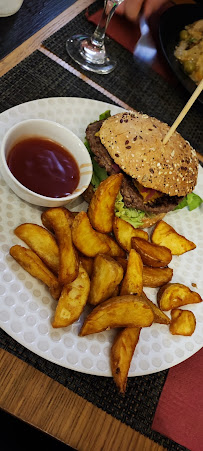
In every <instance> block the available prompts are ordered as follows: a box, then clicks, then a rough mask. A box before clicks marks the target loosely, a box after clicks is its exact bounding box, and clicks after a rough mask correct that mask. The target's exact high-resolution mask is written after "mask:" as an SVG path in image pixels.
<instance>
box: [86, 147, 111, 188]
mask: <svg viewBox="0 0 203 451" xmlns="http://www.w3.org/2000/svg"><path fill="white" fill-rule="evenodd" d="M84 144H85V146H86V148H87V150H88V152H89V154H90V158H91V160H92V166H93V173H92V178H91V184H92V186H93V188H94V190H95V191H96V189H97V188H98V186H99V185H100V183H101V182H102V181H103V180H105V179H106V178H107V177H108V174H107V172H106V169H104V168H100V166H99V165H98V163H97V162H96V161H95V159H94V154H93V152H92V151H91V149H90V145H89V142H88V140H87V139H86V138H85V141H84Z"/></svg>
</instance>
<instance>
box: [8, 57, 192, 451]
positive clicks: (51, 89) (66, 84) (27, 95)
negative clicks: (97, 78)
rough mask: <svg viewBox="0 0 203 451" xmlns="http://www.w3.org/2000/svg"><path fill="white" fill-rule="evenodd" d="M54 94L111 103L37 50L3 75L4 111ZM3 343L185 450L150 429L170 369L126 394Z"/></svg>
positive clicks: (160, 439)
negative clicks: (123, 394) (120, 393)
mask: <svg viewBox="0 0 203 451" xmlns="http://www.w3.org/2000/svg"><path fill="white" fill-rule="evenodd" d="M52 96H56V97H58V96H74V97H75V96H78V97H86V98H93V99H97V100H101V101H108V102H109V99H107V98H106V97H105V96H104V95H102V94H100V93H99V92H98V91H96V90H95V89H93V88H92V87H90V86H89V85H87V84H86V83H84V82H83V81H82V80H80V79H78V78H77V77H75V76H74V75H72V74H70V73H69V72H68V71H66V70H65V69H63V68H62V67H61V66H59V65H58V64H56V63H55V62H53V61H52V60H50V59H49V58H47V57H46V56H44V55H43V54H42V53H40V52H38V51H36V52H35V53H34V54H33V55H31V56H30V57H28V58H27V59H25V60H24V61H23V62H22V63H20V64H19V65H18V66H16V67H15V68H14V69H12V70H11V71H10V72H9V73H8V74H6V75H4V76H3V77H2V79H1V84H0V112H2V111H4V110H6V109H8V108H11V107H13V106H15V105H17V104H20V103H23V102H26V101H30V100H34V99H37V98H45V97H52ZM111 103H112V102H111ZM0 346H1V347H2V348H3V349H5V350H7V351H8V352H10V353H12V354H14V355H15V356H17V357H19V358H20V359H22V360H24V361H25V362H27V363H28V364H30V365H32V366H33V367H35V368H36V369H38V370H40V371H42V372H44V373H45V374H47V375H48V376H49V377H51V378H53V379H54V380H56V381H57V382H59V383H60V384H62V385H64V386H65V387H68V388H69V389H70V390H72V391H74V392H75V393H77V394H78V395H80V396H82V397H83V398H85V399H86V400H88V401H90V402H92V403H93V404H94V405H96V406H97V407H99V408H101V409H103V410H104V411H106V412H107V413H109V414H111V415H112V416H113V417H115V418H117V419H118V420H120V421H122V422H123V423H125V424H127V425H129V426H130V427H131V428H133V429H135V430H137V431H139V432H141V433H142V434H144V435H145V436H147V437H149V438H150V439H152V440H154V441H156V442H157V443H159V444H161V445H162V446H164V447H165V448H167V449H168V450H175V451H183V450H185V448H184V447H182V446H180V445H178V444H176V443H175V442H173V441H171V440H169V439H167V438H166V437H164V436H162V435H160V434H158V433H156V432H155V431H152V430H151V424H152V420H153V416H154V413H155V410H156V406H157V403H158V399H159V396H160V394H161V391H162V388H163V385H164V382H165V379H166V376H167V373H168V371H167V370H166V371H163V372H159V373H155V374H152V375H149V376H143V377H133V378H129V381H128V386H127V391H126V395H125V396H122V395H119V394H118V391H117V388H116V387H115V384H114V382H113V380H112V378H109V377H108V378H106V377H99V376H92V375H87V374H83V373H78V372H75V371H72V370H69V369H66V368H63V367H60V366H59V365H56V364H54V363H52V362H49V361H46V360H45V359H43V358H41V357H39V356H37V355H36V354H34V353H32V352H31V351H29V350H28V349H26V348H25V347H23V346H22V345H20V344H19V343H17V342H16V341H15V340H14V339H12V338H11V337H10V336H9V335H8V334H7V333H5V332H4V331H3V330H0Z"/></svg>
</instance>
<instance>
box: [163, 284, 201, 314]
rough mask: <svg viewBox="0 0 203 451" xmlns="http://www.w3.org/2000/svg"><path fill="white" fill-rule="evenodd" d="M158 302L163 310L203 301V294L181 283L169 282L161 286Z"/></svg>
mask: <svg viewBox="0 0 203 451" xmlns="http://www.w3.org/2000/svg"><path fill="white" fill-rule="evenodd" d="M157 302H158V306H159V307H160V309H161V310H165V311H167V310H172V309H174V308H177V307H181V306H182V305H187V304H197V303H199V302H202V298H201V296H200V295H199V294H198V293H196V292H195V291H191V290H190V288H188V287H186V285H183V284H181V283H168V284H167V285H164V286H163V287H161V288H159V291H158V293H157Z"/></svg>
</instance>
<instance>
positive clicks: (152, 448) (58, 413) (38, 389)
mask: <svg viewBox="0 0 203 451" xmlns="http://www.w3.org/2000/svg"><path fill="white" fill-rule="evenodd" d="M91 3H92V0H78V1H77V2H76V3H75V4H73V5H72V6H71V7H70V8H68V9H67V10H65V11H64V12H63V13H62V14H60V15H59V16H58V17H56V19H54V20H52V21H51V22H50V23H49V24H48V25H46V26H45V27H44V28H42V29H41V30H40V31H38V32H37V33H36V34H35V35H33V36H32V37H31V38H30V39H28V40H27V41H25V42H24V43H23V44H22V45H20V46H19V47H18V48H16V50H14V51H13V52H11V53H10V54H9V55H8V56H6V57H5V58H4V59H3V60H2V61H1V63H0V75H4V74H5V73H7V72H8V71H9V70H10V69H11V68H13V67H14V66H15V65H16V64H17V63H19V62H20V61H22V60H23V59H24V58H25V57H26V56H28V55H29V54H31V53H32V52H33V51H34V50H36V49H38V50H40V51H42V52H45V49H44V47H43V45H42V44H41V43H42V41H43V40H45V39H46V38H47V37H49V36H50V35H52V34H53V33H54V32H55V31H57V30H58V29H59V28H61V27H62V26H63V25H65V24H66V23H67V22H68V21H70V20H71V19H73V18H74V17H75V16H76V15H77V14H78V13H79V12H80V11H82V10H83V9H84V8H85V7H86V6H88V5H89V4H91ZM177 3H186V1H183V0H179V1H178V0H177ZM188 3H193V2H192V1H190V0H189V1H188ZM46 55H47V56H49V57H50V58H55V57H54V55H52V54H50V53H49V52H46ZM55 60H56V61H57V58H56V59H55ZM78 75H79V73H78ZM83 79H84V76H83ZM0 374H1V379H0V408H2V409H4V410H5V411H6V412H8V413H10V414H12V415H14V416H16V417H17V418H20V419H21V420H23V421H25V422H27V423H28V424H30V425H33V426H35V427H36V428H38V429H40V430H42V431H44V432H46V433H47V434H50V435H51V436H53V437H55V438H57V439H58V440H61V441H62V442H64V443H66V444H69V445H70V446H72V447H73V448H75V449H78V450H80V451H85V450H87V451H91V450H94V451H97V450H101V449H102V450H105V451H107V450H109V451H110V450H111V451H112V450H113V451H116V450H125V451H126V450H133V451H135V450H138V451H140V450H145V451H162V450H163V449H164V448H163V447H162V446H160V445H158V444H157V443H154V442H152V441H151V440H149V439H148V438H146V437H144V436H142V435H141V434H140V433H138V432H136V431H135V430H133V429H131V428H130V427H128V426H126V425H125V424H122V423H121V422H120V421H118V420H116V419H115V418H113V417H112V416H110V415H108V414H107V413H105V412H104V411H102V410H100V409H99V408H97V407H95V406H94V405H92V404H91V403H89V402H87V401H86V400H85V399H83V398H81V397H80V396H78V395H76V394H74V393H73V392H72V391H70V390H68V389H67V388H65V387H64V386H62V385H60V384H59V383H57V382H56V381H54V380H52V379H51V378H49V377H48V376H46V375H45V374H43V373H41V372H39V371H38V370H36V369H35V368H33V367H32V366H30V365H28V364H26V363H25V362H23V361H22V360H20V359H18V358H17V357H15V356H14V355H12V354H10V353H8V352H6V351H4V350H2V349H1V350H0ZM101 431H102V433H101Z"/></svg>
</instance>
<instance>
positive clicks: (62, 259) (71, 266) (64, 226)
mask: <svg viewBox="0 0 203 451" xmlns="http://www.w3.org/2000/svg"><path fill="white" fill-rule="evenodd" d="M65 210H66V209H65V208H60V207H58V208H49V210H46V219H47V221H48V222H49V224H50V225H51V228H52V229H53V230H54V232H55V235H56V239H57V243H58V246H59V273H58V278H59V282H60V283H61V284H63V285H65V284H67V283H70V282H73V280H74V279H76V277H77V276H78V270H79V260H78V256H77V252H76V250H75V248H74V246H73V242H72V232H71V219H70V218H69V212H68V210H67V211H65ZM43 215H44V213H43V214H42V216H43Z"/></svg>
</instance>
